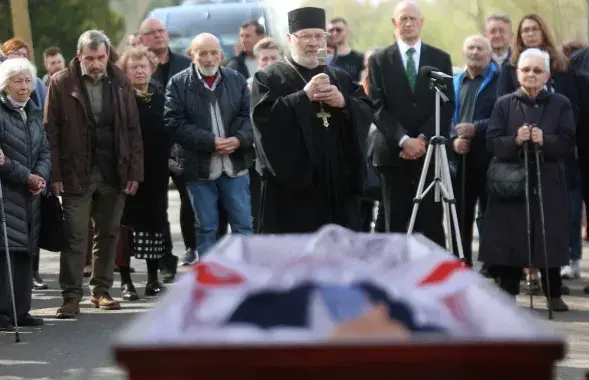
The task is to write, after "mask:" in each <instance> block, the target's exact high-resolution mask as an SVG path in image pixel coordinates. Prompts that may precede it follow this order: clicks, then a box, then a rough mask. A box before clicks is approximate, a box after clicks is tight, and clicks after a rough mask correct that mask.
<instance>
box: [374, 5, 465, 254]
mask: <svg viewBox="0 0 589 380" xmlns="http://www.w3.org/2000/svg"><path fill="white" fill-rule="evenodd" d="M423 22H424V18H423V15H422V14H421V11H420V9H419V6H418V5H417V4H416V3H415V2H413V1H401V2H400V3H399V4H397V6H396V7H395V10H394V13H393V19H392V23H393V25H394V27H395V35H396V37H397V39H396V42H395V43H394V44H392V45H391V46H389V47H387V48H385V49H383V50H382V51H380V52H378V53H375V54H373V55H372V57H370V60H369V62H368V66H369V73H370V81H369V83H370V85H369V87H368V92H369V95H370V98H371V99H372V101H374V103H375V107H376V109H377V110H378V111H377V113H376V116H375V119H374V124H375V125H376V127H377V128H378V130H379V132H380V133H381V135H382V139H381V140H383V141H382V143H379V144H377V145H376V146H375V150H374V156H373V164H374V165H375V166H376V167H377V168H378V170H379V171H380V173H381V178H382V179H383V181H382V187H383V191H384V194H390V212H389V217H390V231H391V232H407V228H408V224H409V219H410V217H411V210H412V208H413V204H414V203H413V198H414V197H415V194H416V192H417V185H418V183H419V178H420V174H421V171H422V169H423V163H424V156H425V152H426V148H427V144H428V142H429V139H430V138H432V137H433V136H434V135H435V125H436V112H435V109H436V103H435V93H434V91H432V90H431V89H430V87H429V84H430V83H429V80H428V78H427V77H424V76H419V75H418V73H419V68H420V67H423V66H432V67H435V68H436V69H438V70H439V71H442V72H444V73H446V74H447V75H449V76H450V75H452V61H451V59H450V55H449V54H448V53H446V52H444V51H442V50H440V49H437V48H435V47H433V46H431V45H427V44H425V43H423V42H422V40H421V36H420V34H421V28H422V27H423ZM444 84H445V85H446V87H447V88H446V90H445V93H446V95H447V96H448V98H449V99H450V101H449V102H445V103H443V104H441V106H440V107H441V113H440V134H441V135H442V136H445V137H448V134H449V132H450V123H451V120H452V111H453V101H454V90H453V88H452V82H451V81H448V82H447V83H444ZM433 168H434V165H431V169H432V170H428V173H427V181H428V182H430V181H431V180H433V174H434V173H433ZM381 215H382V216H384V213H380V214H379V219H378V220H377V230H378V231H384V230H385V227H384V226H383V224H384V223H382V221H383V217H381ZM415 231H416V232H420V233H423V234H424V235H425V236H427V237H428V238H429V239H431V240H433V241H434V242H436V243H438V244H440V245H442V246H443V245H444V244H445V243H444V242H445V237H444V230H443V227H442V205H441V203H436V202H434V197H433V193H429V194H428V195H427V196H426V197H425V198H424V199H423V200H422V201H421V203H420V208H419V212H418V214H417V219H416V221H415Z"/></svg>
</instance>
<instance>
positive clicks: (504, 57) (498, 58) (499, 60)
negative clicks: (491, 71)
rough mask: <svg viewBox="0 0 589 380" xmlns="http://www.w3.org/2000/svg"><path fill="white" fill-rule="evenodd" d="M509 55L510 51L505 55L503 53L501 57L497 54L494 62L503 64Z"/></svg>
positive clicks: (494, 55) (494, 56)
mask: <svg viewBox="0 0 589 380" xmlns="http://www.w3.org/2000/svg"><path fill="white" fill-rule="evenodd" d="M508 55H509V50H507V51H506V52H505V53H503V54H501V55H497V54H495V53H493V61H495V62H501V63H503V62H504V61H505V60H506V59H507V56H508Z"/></svg>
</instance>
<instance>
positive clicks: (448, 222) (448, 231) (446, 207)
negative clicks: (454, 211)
mask: <svg viewBox="0 0 589 380" xmlns="http://www.w3.org/2000/svg"><path fill="white" fill-rule="evenodd" d="M440 185H442V184H441V183H440V184H439V185H438V187H439V186H440ZM440 192H441V194H442V199H443V212H444V224H445V226H444V232H445V233H444V235H445V236H446V249H447V250H448V251H450V252H453V251H454V249H453V244H452V217H451V214H450V203H449V202H448V200H447V198H446V194H444V191H441V190H440Z"/></svg>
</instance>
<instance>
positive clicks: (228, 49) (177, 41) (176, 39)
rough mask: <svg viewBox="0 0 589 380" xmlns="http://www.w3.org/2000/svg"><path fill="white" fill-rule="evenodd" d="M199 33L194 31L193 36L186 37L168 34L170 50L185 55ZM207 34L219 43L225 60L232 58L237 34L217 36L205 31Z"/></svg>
mask: <svg viewBox="0 0 589 380" xmlns="http://www.w3.org/2000/svg"><path fill="white" fill-rule="evenodd" d="M199 33H201V32H199V31H196V32H194V34H192V33H191V34H189V36H188V37H186V36H179V35H171V34H170V49H172V51H173V52H174V53H178V54H182V55H184V54H186V49H188V47H189V46H190V42H191V41H192V39H193V38H194V36H196V35H197V34H199ZM207 33H212V34H214V35H215V36H217V38H218V39H219V40H220V41H221V49H222V50H223V54H225V58H227V59H229V58H231V57H233V47H234V46H235V44H237V43H238V42H239V41H238V40H239V36H238V35H237V32H233V33H224V34H218V33H215V32H214V31H207Z"/></svg>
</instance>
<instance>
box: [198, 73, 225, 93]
mask: <svg viewBox="0 0 589 380" xmlns="http://www.w3.org/2000/svg"><path fill="white" fill-rule="evenodd" d="M194 71H196V76H197V77H198V79H199V80H200V81H201V82H202V84H204V85H205V86H206V88H208V89H209V90H215V88H216V87H217V84H219V81H220V80H221V75H219V70H217V73H216V74H215V81H214V82H213V84H212V85H211V86H209V84H208V83H207V81H206V80H205V78H204V77H203V75H202V74H201V73H200V70H198V68H197V67H195V68H194Z"/></svg>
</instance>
